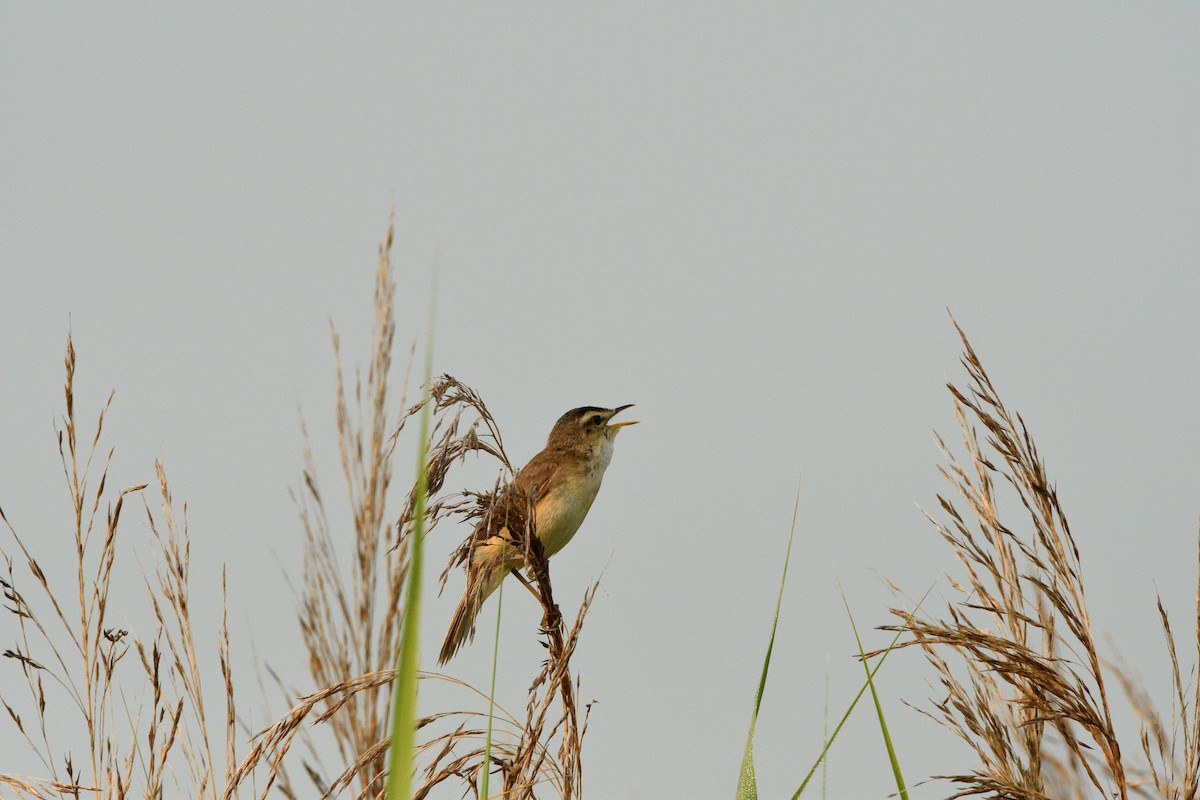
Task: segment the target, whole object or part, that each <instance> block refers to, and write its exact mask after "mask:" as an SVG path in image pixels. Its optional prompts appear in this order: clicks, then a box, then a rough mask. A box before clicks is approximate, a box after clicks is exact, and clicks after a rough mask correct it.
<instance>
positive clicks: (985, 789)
mask: <svg viewBox="0 0 1200 800" xmlns="http://www.w3.org/2000/svg"><path fill="white" fill-rule="evenodd" d="M955 327H956V328H957V323H955ZM958 333H959V336H960V337H961V339H962V343H963V349H964V355H963V358H962V363H963V365H964V366H965V367H966V369H967V372H968V374H969V377H970V382H969V385H968V387H967V389H966V390H961V389H959V388H958V387H956V386H954V385H949V387H948V388H949V389H950V392H951V394H952V395H953V397H954V408H955V415H956V418H957V420H958V425H959V428H960V430H961V434H962V440H963V444H964V447H965V449H966V452H967V461H966V463H965V464H964V463H962V462H960V461H959V460H958V459H957V458H956V457H955V456H954V455H953V454H951V452H950V451H949V449H948V448H947V447H946V445H945V443H944V442H942V441H941V439H940V438H939V440H938V441H939V445H941V448H942V451H943V453H944V455H945V457H946V459H947V462H948V463H947V466H946V467H944V468H942V469H941V472H942V474H943V476H945V477H946V479H947V480H948V481H949V482H950V483H951V484H952V485H953V486H954V488H955V491H956V494H957V496H958V500H957V501H955V500H954V499H950V498H947V497H943V496H939V497H938V501H939V504H940V506H941V509H942V511H943V512H944V514H945V516H946V519H945V521H938V520H935V519H934V518H933V517H932V516H930V520H931V521H932V522H933V524H934V525H935V526H936V527H937V529H938V531H939V532H940V533H941V535H942V537H943V538H944V539H945V540H946V542H947V543H949V544H950V546H951V547H952V548H953V549H954V551H955V554H956V555H957V556H958V559H959V561H960V562H961V564H962V566H963V568H964V569H965V572H966V579H965V581H964V582H963V583H961V584H960V583H957V582H952V583H953V586H954V588H955V589H956V590H957V591H958V592H960V593H961V595H962V597H963V599H962V600H961V601H960V602H958V603H957V604H951V605H948V606H947V608H946V611H945V615H944V616H943V617H941V618H936V619H935V618H928V617H925V618H917V619H914V620H912V621H911V622H910V623H909V625H908V627H909V630H911V631H912V633H913V635H914V637H915V639H914V641H912V642H909V644H916V645H919V646H920V647H921V648H922V649H923V651H924V653H925V656H926V658H927V659H928V661H929V663H930V664H931V665H932V666H933V668H934V670H935V671H936V672H937V675H938V681H939V683H940V686H941V688H942V690H943V691H944V697H943V698H942V699H941V700H938V701H935V709H936V710H935V712H934V713H933V714H932V716H934V717H935V718H936V719H938V720H939V721H940V722H942V723H943V724H944V725H946V726H947V727H948V728H950V729H951V730H952V731H954V732H955V733H956V734H957V735H958V736H959V737H960V738H962V739H963V740H964V741H965V742H966V743H967V744H968V745H969V746H970V747H971V748H972V749H973V750H974V752H975V754H976V756H977V757H978V759H979V766H978V767H976V768H975V769H974V770H973V771H971V772H969V773H966V774H961V775H950V776H942V777H946V778H948V779H949V780H951V781H954V782H955V783H956V784H958V790H957V791H956V792H955V794H953V795H952V797H963V796H968V795H982V796H986V797H993V798H1014V799H1018V798H1019V799H1021V800H1044V799H1045V798H1050V797H1055V798H1065V797H1077V798H1083V797H1088V796H1093V795H1094V794H1095V793H1096V792H1099V793H1100V794H1102V795H1103V796H1110V797H1119V798H1127V797H1129V796H1130V795H1131V794H1138V795H1144V796H1158V797H1163V798H1170V799H1171V800H1196V799H1197V797H1198V794H1197V771H1198V770H1200V749H1198V748H1200V717H1198V715H1197V706H1198V702H1200V695H1197V692H1200V688H1197V686H1196V681H1195V673H1194V672H1193V673H1192V675H1191V677H1190V680H1191V681H1192V683H1191V685H1190V688H1189V686H1188V685H1187V682H1186V681H1185V680H1184V678H1183V675H1182V673H1181V670H1180V668H1179V661H1178V659H1177V657H1176V651H1175V639H1174V637H1173V635H1172V633H1171V629H1170V626H1169V624H1168V622H1167V617H1166V613H1165V611H1162V609H1161V604H1160V612H1161V614H1162V623H1163V628H1164V631H1165V632H1166V635H1167V641H1168V647H1169V652H1170V658H1171V663H1172V666H1173V670H1174V675H1175V690H1176V691H1175V694H1176V701H1177V707H1176V709H1175V713H1174V714H1172V716H1171V718H1170V720H1171V722H1170V724H1168V723H1164V722H1163V721H1162V718H1161V717H1160V716H1159V715H1158V714H1157V713H1156V712H1155V711H1154V710H1153V708H1152V707H1151V705H1150V703H1149V701H1148V700H1147V699H1146V698H1145V695H1144V693H1139V692H1137V691H1134V689H1133V682H1132V681H1130V680H1129V679H1128V677H1127V673H1124V672H1123V671H1121V670H1119V669H1118V670H1115V671H1113V670H1111V669H1105V665H1104V664H1103V663H1102V660H1101V656H1100V654H1099V651H1098V648H1097V644H1096V641H1095V637H1094V634H1093V627H1092V623H1091V619H1090V617H1089V616H1088V610H1087V603H1086V598H1085V594H1084V584H1083V575H1082V570H1081V565H1080V557H1079V550H1078V548H1077V546H1076V542H1075V539H1074V537H1073V535H1072V534H1071V530H1070V527H1069V525H1068V523H1067V519H1066V516H1065V514H1064V513H1063V510H1062V507H1061V505H1060V503H1059V498H1058V493H1057V490H1056V489H1055V487H1054V485H1053V484H1052V482H1051V481H1050V478H1049V476H1048V475H1047V473H1046V470H1045V465H1044V463H1043V462H1042V460H1041V457H1040V456H1039V454H1038V452H1037V448H1036V447H1035V445H1034V442H1033V439H1032V438H1031V436H1030V435H1029V431H1028V429H1027V428H1026V426H1025V423H1024V421H1023V420H1022V419H1021V417H1020V415H1018V414H1013V413H1011V412H1009V410H1008V409H1007V408H1006V407H1005V405H1004V404H1003V402H1002V401H1001V399H1000V397H999V394H998V393H997V391H996V389H995V387H994V386H993V385H992V382H991V380H990V379H989V378H988V376H987V373H986V372H985V371H984V369H983V366H982V364H981V363H980V361H979V359H978V357H977V355H976V354H975V352H974V350H973V349H972V347H971V345H970V342H968V341H967V338H966V336H965V335H964V334H963V332H962V330H961V329H958ZM976 424H979V425H981V426H982V427H983V429H984V431H985V432H986V439H985V440H984V441H983V442H981V441H980V439H979V436H978V433H977V431H976V427H975V425H976ZM998 484H999V485H1000V486H1003V485H1004V484H1007V486H1008V489H1009V491H1008V492H1006V493H1005V494H1004V495H1003V496H1001V492H1000V490H999V488H998ZM1014 499H1015V501H1016V505H1013V506H1012V508H1014V509H1017V508H1019V509H1020V511H1019V512H1014V513H1015V516H1016V517H1017V518H1021V519H1023V521H1021V522H1017V521H1015V520H1014V513H1010V511H1009V510H1007V509H1008V508H1009V505H1011V504H1012V503H1013V500H1014ZM958 503H961V504H962V505H963V506H965V509H966V513H963V511H961V510H960V506H959V505H958ZM1002 507H1004V509H1005V510H1004V511H1003V512H1002V510H1001V509H1002ZM894 613H896V614H897V615H899V616H902V617H905V618H907V617H908V614H909V612H907V611H903V610H896V611H894ZM1197 631H1198V634H1197V635H1198V637H1200V590H1198V594H1197ZM1198 647H1200V645H1198ZM951 656H957V658H954V659H953V663H954V667H952V665H951ZM955 667H956V668H955ZM1114 674H1115V676H1116V679H1117V680H1118V683H1120V684H1122V685H1123V686H1125V687H1126V690H1127V691H1126V693H1127V695H1128V696H1129V697H1130V699H1131V700H1132V701H1133V704H1134V707H1135V709H1137V710H1138V711H1139V713H1140V714H1141V718H1142V720H1143V726H1142V744H1143V751H1144V755H1145V757H1146V761H1147V765H1144V766H1130V764H1129V763H1128V756H1127V755H1126V754H1124V753H1123V752H1122V750H1121V746H1120V744H1119V742H1118V732H1117V731H1116V730H1115V729H1114V725H1113V718H1112V714H1111V711H1110V688H1109V680H1110V679H1111V678H1112V677H1113V675H1114Z"/></svg>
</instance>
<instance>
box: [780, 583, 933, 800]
mask: <svg viewBox="0 0 1200 800" xmlns="http://www.w3.org/2000/svg"><path fill="white" fill-rule="evenodd" d="M932 591H933V587H932V586H930V587H929V588H928V589H927V590H926V591H925V594H924V596H922V597H921V601H920V602H919V603H917V607H916V608H914V609H913V610H912V613H911V614H909V615H908V616H907V617H905V619H904V624H903V625H901V626H900V630H898V631H896V635H895V636H894V637H892V641H891V644H889V645H888V646H887V649H886V650H884V651H883V654H882V655H880V657H879V662H878V663H876V664H875V668H874V669H872V670H870V671H869V674H870V675H871V677H874V676H875V673H876V672H878V671H879V669H880V667H882V666H883V662H884V661H886V660H887V657H888V656H889V655H891V652H892V649H893V648H895V646H896V642H898V641H900V637H901V636H903V635H904V631H905V630H907V629H908V623H909V622H910V621H911V620H912V618H913V617H914V616H916V614H917V612H918V611H920V610H921V605H922V604H923V603H924V602H925V598H926V597H929V593H930V592H932ZM868 686H869V684H867V683H863V685H862V688H861V689H859V690H858V694H856V695H855V696H854V700H853V701H851V703H850V707H849V708H847V709H846V713H844V714H842V718H841V720H840V721H839V722H838V724H837V727H835V728H834V729H833V735H832V736H830V737H829V739H828V741H826V742H825V746H824V747H822V748H821V754H820V755H818V756H817V760H816V761H815V762H813V765H812V767H811V768H810V769H809V770H808V774H807V775H805V776H804V780H803V781H801V782H800V788H798V789H797V790H796V792H795V794H793V795H792V800H799V797H800V795H801V794H803V793H804V790H805V789H806V788H807V787H808V783H809V781H811V780H812V777H813V775H815V774H816V772H817V767H819V766H821V764H822V762H824V761H825V755H826V753H828V752H829V748H830V747H832V746H833V742H834V740H835V739H837V737H838V734H839V733H841V731H842V726H843V725H845V724H846V720H848V719H850V714H851V713H852V712H853V711H854V707H855V706H857V705H858V701H859V700H861V699H862V696H863V695H864V694H866V691H867V688H868Z"/></svg>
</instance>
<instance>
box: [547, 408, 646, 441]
mask: <svg viewBox="0 0 1200 800" xmlns="http://www.w3.org/2000/svg"><path fill="white" fill-rule="evenodd" d="M632 407H633V406H632V405H627V406H617V407H616V408H598V407H597V406H583V407H581V408H572V409H571V410H570V411H568V412H567V413H565V414H563V415H562V416H561V417H559V418H558V422H556V423H554V429H553V430H551V431H550V438H549V440H548V441H547V442H546V447H547V448H555V449H564V450H568V449H569V450H576V449H591V448H593V447H594V446H596V445H598V444H609V443H611V442H612V440H613V439H615V438H616V437H617V432H618V431H620V430H621V428H624V427H625V426H626V425H636V424H637V423H638V421H637V420H629V421H627V422H610V420H611V419H612V418H613V417H615V416H616V415H617V414H619V413H621V412H622V411H624V410H625V409H627V408H632Z"/></svg>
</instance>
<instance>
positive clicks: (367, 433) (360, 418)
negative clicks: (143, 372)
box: [272, 224, 411, 796]
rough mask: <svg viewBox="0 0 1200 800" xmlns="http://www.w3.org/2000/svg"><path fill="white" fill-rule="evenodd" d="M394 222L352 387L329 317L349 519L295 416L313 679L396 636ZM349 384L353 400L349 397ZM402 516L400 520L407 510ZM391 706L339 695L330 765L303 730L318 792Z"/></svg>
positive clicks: (390, 646)
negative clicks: (330, 504) (346, 553)
mask: <svg viewBox="0 0 1200 800" xmlns="http://www.w3.org/2000/svg"><path fill="white" fill-rule="evenodd" d="M393 230H394V229H393V226H392V225H391V224H389V226H388V230H387V235H386V237H385V239H384V241H383V242H382V243H381V244H380V245H379V248H378V261H377V267H376V272H375V287H374V320H373V324H372V336H371V350H370V353H371V355H370V361H369V364H368V367H367V371H366V375H365V377H364V376H363V375H362V374H361V373H359V372H357V371H356V372H355V375H354V382H353V385H352V387H350V386H348V385H347V379H346V376H345V375H344V373H343V370H342V358H341V342H340V338H339V336H338V333H337V330H336V329H335V328H334V326H333V323H332V322H330V337H331V340H332V343H333V351H334V375H335V392H336V394H335V401H334V412H335V429H336V432H337V443H338V452H339V454H340V457H341V470H342V477H343V480H344V482H345V491H346V494H347V497H348V499H349V503H350V514H351V518H350V520H349V522H348V524H347V523H338V524H334V523H331V521H330V518H329V513H328V511H327V509H326V505H325V499H324V495H323V493H322V490H321V488H320V483H319V481H318V476H317V468H316V463H315V460H314V458H313V453H312V447H311V444H310V443H309V435H308V430H307V428H306V427H305V426H304V425H303V423H301V425H302V433H303V437H304V442H305V446H304V470H303V474H302V486H301V487H300V488H299V489H298V490H293V492H292V497H293V501H294V502H295V503H296V506H297V510H298V513H299V517H300V523H301V528H302V530H303V535H304V567H303V579H302V582H301V586H300V591H299V599H298V608H297V619H298V621H299V623H300V632H301V638H302V641H303V644H304V648H305V652H306V653H307V656H308V670H309V674H310V676H311V678H312V681H313V684H314V685H315V686H317V687H330V686H335V685H339V684H343V683H345V682H347V681H349V680H351V679H353V678H355V677H356V676H360V675H365V674H369V673H376V672H379V671H381V670H387V669H389V668H390V667H392V666H393V664H394V658H395V653H396V649H397V646H398V642H399V637H400V630H401V624H402V618H403V607H404V604H403V603H402V602H401V597H402V595H403V591H404V581H405V578H406V575H407V559H406V555H407V554H406V550H405V549H404V548H400V549H395V548H392V547H391V546H390V545H391V534H390V528H391V525H392V522H391V521H389V520H388V518H387V507H386V501H387V495H388V491H389V489H390V487H391V484H392V459H393V455H394V452H395V447H396V443H397V440H398V438H399V435H400V433H401V430H402V428H403V425H404V421H405V419H406V417H403V416H402V417H401V418H400V419H399V420H397V421H393V408H403V407H404V405H405V401H404V399H403V397H401V398H400V400H399V401H398V402H397V401H394V400H393V399H392V398H391V386H390V383H389V378H390V373H391V367H392V352H393V344H394V339H395V329H396V321H395V308H394V300H395V292H396V284H395V277H394V270H393V267H392V261H391V249H392V242H393ZM409 367H410V368H411V362H410V365H409ZM406 382H407V370H406ZM351 390H352V396H353V401H351V400H350V399H349V398H348V395H349V394H350V393H351ZM394 403H396V405H395V406H394V405H393V404H394ZM399 525H400V526H401V527H403V525H404V518H403V517H402V518H401V521H400V523H399ZM339 541H341V542H345V541H350V542H352V555H351V558H350V559H349V568H348V569H343V568H342V566H341V563H340V562H339V560H338V557H337V551H338V545H337V543H338V542H339ZM295 694H297V693H293V696H295ZM329 702H330V703H332V702H333V700H330V701H329ZM388 708H389V698H388V697H387V696H386V693H381V692H352V693H350V694H348V695H346V696H345V697H343V698H340V700H339V701H338V709H339V713H338V714H336V715H331V716H329V717H328V718H327V719H326V720H325V722H326V725H325V729H326V730H328V731H329V733H330V735H331V736H332V738H333V748H332V749H333V750H334V751H336V754H337V759H338V762H339V763H338V764H337V765H335V766H333V767H331V766H328V765H326V764H325V759H323V758H321V757H320V755H319V754H320V753H328V752H330V750H331V748H329V747H327V746H323V745H320V744H318V743H317V742H314V741H308V740H307V737H304V738H305V746H306V748H307V750H308V753H307V757H306V758H304V759H303V761H302V766H303V769H304V772H305V774H306V775H307V776H308V778H309V780H310V781H311V782H312V783H313V784H315V787H316V789H317V791H318V792H322V793H323V792H325V791H326V790H327V789H328V788H329V786H330V784H331V782H332V778H331V777H330V775H329V773H330V770H331V769H335V770H336V773H335V774H340V773H341V772H342V770H343V769H344V768H345V765H346V764H349V763H352V762H357V761H358V760H359V759H360V758H361V756H362V754H363V753H364V752H366V751H367V750H369V749H371V748H372V747H373V746H374V745H375V744H376V743H378V742H379V741H380V740H381V739H383V738H385V737H386V736H387V730H388V727H387V720H388ZM272 772H273V776H272V778H273V779H277V780H278V781H279V783H280V787H281V788H282V790H283V791H284V793H285V794H288V795H289V796H297V795H298V794H303V792H301V790H300V789H299V788H298V787H297V786H296V785H295V783H294V779H293V776H292V774H291V772H290V771H289V770H288V768H287V765H286V764H285V763H284V762H283V761H277V762H276V763H275V765H274V766H273V768H272ZM384 774H385V765H384V758H383V755H382V754H379V755H378V756H377V757H376V758H374V759H372V760H370V761H368V762H366V763H363V764H361V766H360V769H359V770H358V771H357V781H358V782H357V786H358V790H359V792H360V793H363V794H365V793H367V792H368V791H369V790H370V789H371V787H375V788H376V789H378V788H379V786H380V785H381V784H380V781H381V780H382V778H383V775H384Z"/></svg>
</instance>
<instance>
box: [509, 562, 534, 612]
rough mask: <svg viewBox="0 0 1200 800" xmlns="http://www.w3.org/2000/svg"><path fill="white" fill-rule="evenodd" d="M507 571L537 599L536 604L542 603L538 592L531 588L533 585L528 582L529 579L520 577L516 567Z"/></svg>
mask: <svg viewBox="0 0 1200 800" xmlns="http://www.w3.org/2000/svg"><path fill="white" fill-rule="evenodd" d="M508 571H509V572H511V573H512V574H513V575H514V576H515V577H516V579H517V580H519V581H520V582H521V585H522V586H524V587H525V588H526V589H528V590H529V593H530V594H532V595H533V596H534V597H535V598H536V599H537V601H538V603H541V602H542V596H541V595H540V594H538V590H537V589H535V588H533V584H532V583H530V582H529V579H528V578H526V577H525V576H524V575H522V574H521V572H520V571H519V570H518V569H517V568H516V567H511V568H510V569H509V570H508Z"/></svg>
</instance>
